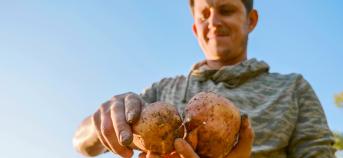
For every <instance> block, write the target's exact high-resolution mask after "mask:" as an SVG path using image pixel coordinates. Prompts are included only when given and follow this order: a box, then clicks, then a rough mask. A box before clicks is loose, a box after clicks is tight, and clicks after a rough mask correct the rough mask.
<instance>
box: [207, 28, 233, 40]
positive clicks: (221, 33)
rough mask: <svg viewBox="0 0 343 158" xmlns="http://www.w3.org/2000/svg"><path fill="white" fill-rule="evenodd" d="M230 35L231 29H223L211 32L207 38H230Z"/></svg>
mask: <svg viewBox="0 0 343 158" xmlns="http://www.w3.org/2000/svg"><path fill="white" fill-rule="evenodd" d="M229 35H230V32H229V29H226V28H221V29H216V30H215V31H213V32H210V33H209V34H208V35H207V38H208V39H212V38H220V37H225V36H229Z"/></svg>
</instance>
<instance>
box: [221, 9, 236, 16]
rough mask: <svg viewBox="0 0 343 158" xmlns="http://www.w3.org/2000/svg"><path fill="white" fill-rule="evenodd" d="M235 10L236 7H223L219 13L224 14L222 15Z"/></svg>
mask: <svg viewBox="0 0 343 158" xmlns="http://www.w3.org/2000/svg"><path fill="white" fill-rule="evenodd" d="M234 12H235V10H234V9H230V8H221V9H220V10H219V13H220V14H222V15H231V14H232V13H234Z"/></svg>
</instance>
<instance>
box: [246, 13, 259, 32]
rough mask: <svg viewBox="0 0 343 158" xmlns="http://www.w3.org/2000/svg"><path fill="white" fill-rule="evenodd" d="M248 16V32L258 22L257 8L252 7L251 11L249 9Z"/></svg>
mask: <svg viewBox="0 0 343 158" xmlns="http://www.w3.org/2000/svg"><path fill="white" fill-rule="evenodd" d="M248 18H249V19H248V20H249V24H248V25H249V26H248V27H249V33H250V32H252V31H253V30H254V29H255V27H256V25H257V23H258V12H257V10H256V9H253V10H252V11H250V13H249V15H248Z"/></svg>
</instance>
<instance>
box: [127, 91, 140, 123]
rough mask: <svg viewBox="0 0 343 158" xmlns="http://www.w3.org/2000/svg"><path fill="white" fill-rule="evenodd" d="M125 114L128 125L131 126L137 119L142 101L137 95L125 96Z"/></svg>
mask: <svg viewBox="0 0 343 158" xmlns="http://www.w3.org/2000/svg"><path fill="white" fill-rule="evenodd" d="M124 102H125V114H126V120H127V122H128V123H130V124H133V123H134V122H135V121H137V120H138V119H139V115H140V113H141V107H142V105H143V101H142V100H141V99H140V97H139V96H138V95H137V94H134V93H129V94H127V95H126V96H125V99H124Z"/></svg>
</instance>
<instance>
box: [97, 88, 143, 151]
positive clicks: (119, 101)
mask: <svg viewBox="0 0 343 158" xmlns="http://www.w3.org/2000/svg"><path fill="white" fill-rule="evenodd" d="M143 106H144V101H143V100H142V99H141V98H140V96H139V95H137V94H135V93H131V92H130V93H124V94H121V95H116V96H114V97H112V98H111V99H110V100H109V101H107V102H105V103H103V104H102V105H101V106H100V108H99V109H98V110H97V111H96V112H95V113H94V114H93V116H92V122H93V125H94V127H95V128H96V132H97V136H98V138H99V140H100V141H101V143H102V144H103V145H104V147H106V148H107V150H108V151H110V152H113V153H116V154H118V155H120V156H122V157H131V156H132V155H133V151H132V149H131V148H129V147H128V146H129V145H130V144H131V142H132V139H133V135H132V131H131V124H133V123H134V122H136V121H137V120H138V119H139V115H140V113H141V108H142V107H143Z"/></svg>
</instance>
